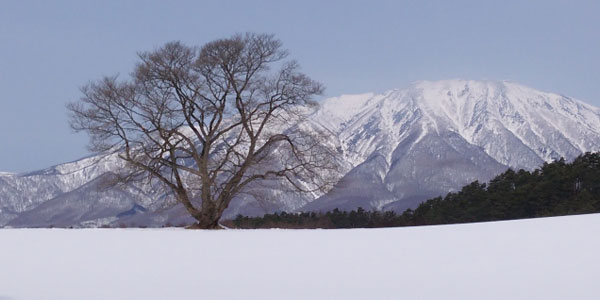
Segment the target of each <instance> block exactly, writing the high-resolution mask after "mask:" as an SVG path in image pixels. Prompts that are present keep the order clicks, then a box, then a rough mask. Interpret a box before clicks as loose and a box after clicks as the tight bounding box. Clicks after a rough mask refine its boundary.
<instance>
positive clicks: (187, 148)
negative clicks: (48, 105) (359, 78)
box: [67, 33, 335, 228]
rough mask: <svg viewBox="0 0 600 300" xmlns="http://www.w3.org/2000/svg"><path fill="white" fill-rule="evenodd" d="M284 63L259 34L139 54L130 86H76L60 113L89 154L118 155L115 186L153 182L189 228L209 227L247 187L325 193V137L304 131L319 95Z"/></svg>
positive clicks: (105, 82) (108, 81) (282, 54)
mask: <svg viewBox="0 0 600 300" xmlns="http://www.w3.org/2000/svg"><path fill="white" fill-rule="evenodd" d="M287 56H288V53H287V51H285V50H283V49H282V44H281V42H280V41H279V40H278V39H276V38H274V37H273V36H272V35H266V34H250V33H248V34H245V35H235V36H233V37H231V38H227V39H220V40H215V41H213V42H210V43H208V44H206V45H204V46H202V47H201V48H196V47H189V46H186V45H183V44H182V43H180V42H171V43H168V44H166V45H164V46H163V47H161V48H159V49H157V50H155V51H152V52H144V53H141V54H139V59H140V61H139V63H138V64H137V66H136V67H135V70H134V71H133V73H132V75H131V78H129V79H126V80H120V79H119V78H117V76H114V77H105V78H103V79H101V80H99V81H95V82H92V83H89V84H88V85H86V86H84V87H83V88H82V93H83V96H82V98H81V100H80V101H78V102H73V103H70V104H68V106H67V108H68V110H69V111H70V124H71V127H72V128H73V129H75V130H76V131H85V132H87V133H88V134H89V136H90V140H91V142H90V148H91V150H93V151H100V152H105V153H114V152H117V153H118V155H119V157H120V158H121V159H123V160H124V161H125V162H126V163H127V166H128V168H127V170H123V171H124V172H123V173H122V174H120V177H119V178H120V179H121V180H123V181H131V180H141V179H150V180H158V181H160V182H161V183H162V184H163V185H164V186H165V187H167V188H168V189H169V190H170V191H171V193H172V195H173V196H174V198H175V199H176V200H177V201H178V202H179V203H181V204H183V206H184V207H185V208H186V210H187V211H188V212H189V214H190V215H191V216H192V217H194V218H195V219H196V220H197V224H196V226H195V227H197V228H217V227H218V222H219V219H220V217H221V215H222V214H223V211H224V210H225V209H226V208H227V207H228V205H229V204H230V202H231V200H232V199H233V198H234V197H235V196H236V195H239V194H240V193H243V192H244V191H245V190H247V188H248V187H249V186H251V185H253V184H254V183H258V182H260V181H263V182H264V181H277V182H280V184H282V185H286V186H290V187H293V189H295V190H297V191H303V192H315V191H323V190H324V189H327V188H328V187H329V186H330V183H331V181H330V180H328V178H327V177H326V175H327V174H330V173H331V171H332V170H334V169H335V167H334V164H333V160H332V156H333V153H332V152H330V151H329V150H328V148H327V147H325V146H323V141H324V140H323V137H324V135H325V133H324V132H322V131H318V130H317V131H315V130H314V128H313V129H312V130H310V131H307V130H305V128H304V127H305V126H304V125H303V121H304V118H305V116H306V115H307V113H309V112H310V111H311V106H313V105H314V102H313V101H312V100H311V98H312V97H313V96H315V95H319V94H320V93H321V92H322V90H323V88H322V85H321V84H320V83H318V82H315V81H313V80H311V79H310V78H309V77H307V76H306V75H304V74H302V73H300V72H299V70H298V69H299V66H298V64H297V63H296V62H295V61H285V58H286V57H287ZM273 68H276V69H277V70H276V71H273V70H272V69H273Z"/></svg>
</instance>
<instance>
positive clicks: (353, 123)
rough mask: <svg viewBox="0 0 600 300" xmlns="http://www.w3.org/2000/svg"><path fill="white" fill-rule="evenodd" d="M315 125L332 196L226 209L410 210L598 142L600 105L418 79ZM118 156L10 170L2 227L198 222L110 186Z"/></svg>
mask: <svg viewBox="0 0 600 300" xmlns="http://www.w3.org/2000/svg"><path fill="white" fill-rule="evenodd" d="M308 123H309V124H308V126H309V127H310V126H318V127H321V128H323V127H324V128H326V129H327V130H329V131H330V132H331V133H332V137H333V140H332V141H330V145H331V147H335V148H336V151H337V152H338V153H340V164H341V166H340V169H341V170H342V173H343V177H342V178H341V180H340V181H339V183H338V184H337V185H336V186H335V187H334V189H332V190H331V191H330V192H329V193H328V194H326V195H320V196H319V195H317V196H319V197H318V198H317V199H315V195H295V194H294V195H289V194H282V193H280V192H277V191H275V192H272V193H267V194H269V195H271V197H267V198H266V199H262V200H261V201H260V202H257V201H256V200H254V199H253V198H251V197H249V196H247V195H245V196H240V197H238V198H237V199H235V201H234V203H232V205H231V207H230V208H229V209H228V211H227V212H226V217H232V216H235V215H236V214H238V213H244V214H251V215H257V214H262V213H265V212H272V211H277V210H287V211H294V210H323V211H324V210H329V209H333V208H336V207H337V208H341V209H353V208H356V207H359V206H362V207H363V208H367V209H394V210H399V211H402V210H404V209H406V208H409V207H415V206H416V205H417V204H418V203H420V202H421V201H423V200H425V199H427V198H430V197H433V196H438V195H443V194H445V193H447V192H449V191H453V190H456V189H459V188H460V187H461V186H463V185H464V184H467V183H469V182H471V181H473V180H480V181H485V180H488V179H490V178H492V177H493V176H495V175H497V174H498V173H500V172H502V171H504V170H505V169H506V168H508V167H511V168H514V169H521V168H524V169H533V168H536V167H538V166H540V165H541V164H542V163H543V162H545V161H552V160H553V159H557V158H560V157H565V158H567V159H571V158H574V157H575V156H577V155H579V154H580V153H582V152H586V151H598V150H600V110H599V109H598V108H596V107H594V106H591V105H588V104H585V103H583V102H581V101H578V100H575V99H572V98H569V97H565V96H562V95H557V94H553V93H546V92H541V91H537V90H535V89H532V88H528V87H525V86H522V85H519V84H516V83H512V82H494V81H466V80H447V81H437V82H427V81H423V82H416V83H414V84H412V85H410V86H409V87H408V88H405V89H395V90H391V91H388V92H385V93H383V94H361V95H344V96H340V97H336V98H330V99H326V100H324V101H323V102H322V105H321V107H320V108H319V109H318V110H317V111H315V113H314V114H313V115H312V116H311V118H310V119H309V120H308ZM120 166H121V164H120V162H119V161H118V159H116V158H115V157H114V156H113V157H110V156H109V157H99V156H95V157H89V158H85V159H83V160H79V161H76V162H72V163H67V164H63V165H59V166H55V167H52V168H49V169H46V170H43V171H39V172H34V173H30V174H20V175H17V174H7V173H0V226H2V225H9V226H49V225H57V226H69V225H74V226H83V225H98V224H106V223H113V224H119V223H128V224H131V223H135V224H138V225H160V224H164V223H166V222H170V223H173V224H176V223H179V222H186V221H190V220H189V219H188V218H187V215H186V214H185V212H184V211H183V210H181V209H180V208H178V207H172V206H169V205H166V204H168V199H167V197H166V194H165V193H164V192H161V191H160V190H159V189H158V188H157V187H155V186H146V185H143V184H138V185H130V186H120V187H113V188H110V189H106V188H102V181H103V179H105V178H109V177H110V176H111V173H110V172H111V170H115V169H116V168H119V167H120Z"/></svg>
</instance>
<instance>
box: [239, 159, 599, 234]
mask: <svg viewBox="0 0 600 300" xmlns="http://www.w3.org/2000/svg"><path fill="white" fill-rule="evenodd" d="M596 212H600V152H598V153H585V154H582V155H580V156H579V157H577V158H576V159H575V160H574V161H573V162H571V163H567V162H566V161H565V160H564V159H560V160H557V161H554V162H552V163H545V164H544V165H543V166H542V167H541V168H539V169H536V170H535V171H533V172H529V171H525V170H519V171H517V172H515V171H513V170H511V169H509V170H507V171H506V172H504V173H502V174H500V175H498V176H497V177H495V178H494V179H492V180H491V181H490V182H489V183H480V182H478V181H474V182H472V183H471V184H468V185H466V186H464V187H463V188H462V189H461V190H460V191H459V192H456V193H448V194H447V195H446V196H445V197H436V198H433V199H430V200H427V201H425V202H423V203H422V204H421V205H419V206H418V207H417V208H416V209H414V210H412V209H408V210H406V211H405V212H403V213H402V214H398V213H395V212H393V211H366V210H364V209H362V208H358V209H357V210H353V211H350V212H347V211H340V210H338V209H334V210H333V211H330V212H326V213H315V212H311V213H306V212H305V213H285V212H282V213H274V214H267V215H264V216H263V217H246V216H242V215H239V216H237V218H235V219H234V220H233V221H231V223H232V224H230V225H233V226H234V227H237V228H375V227H398V226H416V225H435V224H455V223H469V222H484V221H499V220H513V219H522V218H536V217H549V216H564V215H572V214H584V213H596Z"/></svg>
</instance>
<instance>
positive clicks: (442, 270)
mask: <svg viewBox="0 0 600 300" xmlns="http://www.w3.org/2000/svg"><path fill="white" fill-rule="evenodd" d="M599 255H600V214H594V215H584V216H573V217H560V218H546V219H535V220H521V221H509V222H495V223H479V224H467V225H449V226H428V227H414V228H392V229H358V230H221V231H190V230H182V229H80V230H63V229H3V230H0V299H1V300H9V299H10V300H20V299H36V300H37V299H61V300H66V299H128V300H130V299H478V300H479V299H502V300H505V299H545V300H547V299H599V298H600V284H599V283H598V282H599V279H598V278H600V256H599Z"/></svg>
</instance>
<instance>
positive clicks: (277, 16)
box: [0, 0, 600, 172]
mask: <svg viewBox="0 0 600 300" xmlns="http://www.w3.org/2000/svg"><path fill="white" fill-rule="evenodd" d="M599 15H600V1H550V0H546V1H523V0H521V1H512V0H510V1H508V0H503V1H497V0H496V1H483V0H479V1H447V0H446V1H423V0H422V1H373V0H371V1H324V0H323V1H308V0H303V1H125V0H118V1H108V0H106V1H81V0H76V1H24V0H21V1H12V0H3V1H1V2H0V171H12V172H24V171H32V170H37V169H41V168H45V167H49V166H51V165H54V164H58V163H61V162H66V161H72V160H75V159H78V158H80V157H82V156H85V155H87V154H88V153H87V151H86V149H85V145H86V143H87V138H86V136H85V135H84V134H73V133H71V131H70V129H69V127H68V125H67V114H66V111H65V108H64V104H65V103H66V102H68V101H72V100H76V99H78V98H79V87H80V86H81V85H83V84H85V83H86V82H88V81H90V80H93V79H98V78H100V77H101V76H103V75H112V74H115V73H120V74H123V75H126V74H128V73H129V72H130V71H131V70H132V66H133V64H134V62H135V60H136V52H138V51H144V50H151V49H153V48H155V47H158V46H160V45H162V44H164V43H165V42H168V41H173V40H181V41H184V42H185V43H188V44H194V45H201V44H203V43H205V42H207V41H210V40H212V39H215V38H220V37H228V36H230V35H232V34H234V33H237V32H245V31H254V32H261V33H262V32H267V33H274V34H276V36H277V37H278V38H280V39H281V40H282V41H283V43H284V46H285V47H286V48H288V49H289V50H290V51H291V54H292V57H293V58H296V59H298V60H299V62H300V64H301V65H302V67H303V70H304V71H305V72H306V73H307V74H309V75H310V76H312V77H313V78H315V79H317V80H320V81H321V82H323V83H324V84H325V86H326V87H327V90H326V96H336V95H339V94H350V93H362V92H369V91H374V92H382V91H385V90H388V89H392V88H401V87H405V86H406V85H408V84H409V83H410V82H412V81H416V80H438V79H449V78H464V79H493V80H503V79H508V80H513V81H517V82H520V83H522V84H525V85H529V86H531V87H534V88H537V89H541V90H546V91H553V92H558V93H562V94H565V95H569V96H572V97H575V98H579V99H581V100H584V101H587V102H589V103H592V104H595V105H597V106H598V105H600V82H599V79H600V17H598V16H599Z"/></svg>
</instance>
